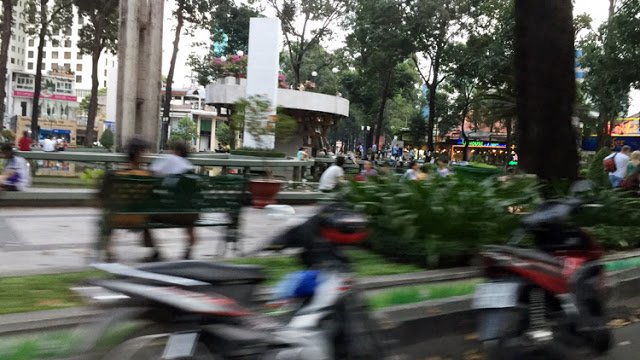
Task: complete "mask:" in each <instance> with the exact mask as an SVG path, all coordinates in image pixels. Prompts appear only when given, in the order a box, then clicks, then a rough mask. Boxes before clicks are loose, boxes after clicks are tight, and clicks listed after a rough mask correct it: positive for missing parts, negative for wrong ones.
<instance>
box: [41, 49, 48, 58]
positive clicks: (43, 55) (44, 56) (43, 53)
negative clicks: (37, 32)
mask: <svg viewBox="0 0 640 360" xmlns="http://www.w3.org/2000/svg"><path fill="white" fill-rule="evenodd" d="M42 58H43V59H46V58H47V52H46V51H43V52H42Z"/></svg>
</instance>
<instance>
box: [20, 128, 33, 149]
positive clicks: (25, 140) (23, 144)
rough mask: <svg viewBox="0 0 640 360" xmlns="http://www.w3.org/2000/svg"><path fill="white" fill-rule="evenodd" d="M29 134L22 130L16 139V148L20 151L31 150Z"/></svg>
mask: <svg viewBox="0 0 640 360" xmlns="http://www.w3.org/2000/svg"><path fill="white" fill-rule="evenodd" d="M32 142H33V140H31V136H29V132H28V131H24V132H23V133H22V137H21V138H20V140H18V150H20V151H31V143H32Z"/></svg>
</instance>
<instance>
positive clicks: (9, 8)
mask: <svg viewBox="0 0 640 360" xmlns="http://www.w3.org/2000/svg"><path fill="white" fill-rule="evenodd" d="M2 9H3V14H4V19H3V23H2V37H1V38H0V41H1V42H2V48H1V49H0V117H1V118H0V130H1V129H4V113H5V111H6V108H5V105H4V101H5V98H6V97H7V91H6V85H7V62H8V60H9V57H8V54H9V42H10V41H11V23H12V22H13V18H12V17H13V1H12V0H2ZM16 135H17V134H16Z"/></svg>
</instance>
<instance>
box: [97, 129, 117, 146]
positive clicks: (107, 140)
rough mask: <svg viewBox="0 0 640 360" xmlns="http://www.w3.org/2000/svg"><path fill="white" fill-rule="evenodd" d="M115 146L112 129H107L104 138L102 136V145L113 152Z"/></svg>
mask: <svg viewBox="0 0 640 360" xmlns="http://www.w3.org/2000/svg"><path fill="white" fill-rule="evenodd" d="M113 144H114V139H113V132H112V131H111V129H109V128H106V129H105V130H104V131H103V132H102V136H100V145H102V146H103V147H104V148H105V149H107V150H111V148H112V147H113Z"/></svg>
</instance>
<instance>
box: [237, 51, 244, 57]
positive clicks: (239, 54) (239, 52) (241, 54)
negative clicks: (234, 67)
mask: <svg viewBox="0 0 640 360" xmlns="http://www.w3.org/2000/svg"><path fill="white" fill-rule="evenodd" d="M236 55H238V56H244V51H242V50H238V51H237V52H236Z"/></svg>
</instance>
